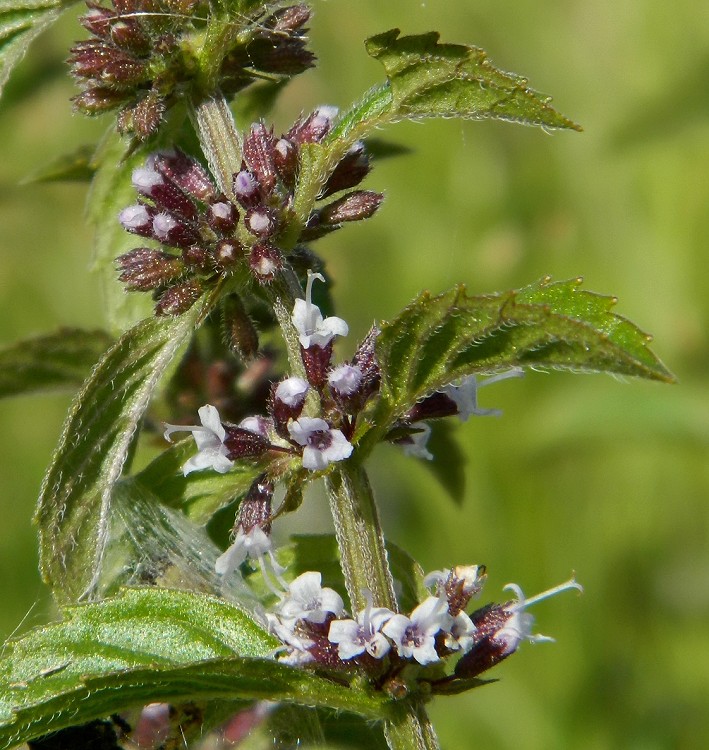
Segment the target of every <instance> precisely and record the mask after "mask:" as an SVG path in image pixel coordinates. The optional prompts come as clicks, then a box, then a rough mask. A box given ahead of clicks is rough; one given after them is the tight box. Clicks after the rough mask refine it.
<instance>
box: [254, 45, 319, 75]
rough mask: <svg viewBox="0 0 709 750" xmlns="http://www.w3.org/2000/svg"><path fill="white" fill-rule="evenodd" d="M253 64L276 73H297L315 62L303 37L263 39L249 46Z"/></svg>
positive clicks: (268, 71) (302, 71) (265, 70)
mask: <svg viewBox="0 0 709 750" xmlns="http://www.w3.org/2000/svg"><path fill="white" fill-rule="evenodd" d="M249 58H250V60H251V62H252V64H253V66H254V67H255V68H257V69H259V70H263V71H264V72H266V73H275V74H276V75H286V76H289V75H290V76H292V75H298V74H299V73H304V72H305V71H306V70H308V68H312V67H313V65H314V64H315V55H314V54H313V53H312V52H311V51H310V50H309V49H308V48H307V47H306V43H305V40H304V39H300V38H298V37H291V38H290V39H263V40H260V43H258V41H257V42H256V43H252V44H251V46H250V47H249Z"/></svg>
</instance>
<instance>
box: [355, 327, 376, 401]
mask: <svg viewBox="0 0 709 750" xmlns="http://www.w3.org/2000/svg"><path fill="white" fill-rule="evenodd" d="M377 336H379V329H378V328H377V327H376V326H372V327H371V329H370V330H369V333H368V334H367V335H366V336H365V337H364V339H363V341H362V343H361V344H360V345H359V346H358V347H357V351H356V352H355V355H354V357H353V358H352V364H353V365H354V366H355V367H357V368H358V369H359V370H361V372H362V384H361V386H360V391H359V393H360V399H361V403H362V404H364V403H365V402H366V401H367V400H368V399H369V398H370V396H372V395H373V394H374V393H376V392H377V391H378V390H379V383H380V381H381V372H380V370H379V362H378V361H377V353H376V344H377Z"/></svg>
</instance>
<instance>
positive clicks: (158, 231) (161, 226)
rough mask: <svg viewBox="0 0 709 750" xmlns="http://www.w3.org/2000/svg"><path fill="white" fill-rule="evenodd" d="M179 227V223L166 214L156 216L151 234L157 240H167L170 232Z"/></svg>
mask: <svg viewBox="0 0 709 750" xmlns="http://www.w3.org/2000/svg"><path fill="white" fill-rule="evenodd" d="M179 226H180V224H179V222H178V221H177V220H176V219H175V218H174V217H173V216H170V214H167V213H160V214H157V216H155V218H154V219H153V232H155V236H156V237H157V238H158V239H159V240H167V239H168V235H169V234H170V232H171V231H172V230H173V229H176V228H177V227H179Z"/></svg>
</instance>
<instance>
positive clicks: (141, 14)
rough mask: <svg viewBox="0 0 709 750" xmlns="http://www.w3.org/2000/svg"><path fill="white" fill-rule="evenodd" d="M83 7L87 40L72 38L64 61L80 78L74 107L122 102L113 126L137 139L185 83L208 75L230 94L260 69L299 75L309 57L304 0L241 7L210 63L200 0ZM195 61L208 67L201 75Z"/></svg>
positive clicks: (94, 109) (96, 108) (124, 0)
mask: <svg viewBox="0 0 709 750" xmlns="http://www.w3.org/2000/svg"><path fill="white" fill-rule="evenodd" d="M88 6H89V10H88V12H87V13H86V14H85V15H84V16H83V17H82V18H81V23H82V24H83V26H84V27H85V28H86V29H87V30H88V31H89V32H90V33H91V34H92V38H91V39H89V40H86V41H83V42H78V43H77V44H75V45H74V47H73V48H72V49H71V57H70V59H69V63H70V65H71V68H72V73H73V74H74V76H75V78H76V79H77V80H78V81H79V82H80V83H83V84H85V88H84V91H83V92H82V93H81V94H79V95H78V96H76V97H75V98H74V105H75V107H76V109H77V110H79V111H81V112H84V113H86V114H89V115H95V114H100V113H102V112H105V111H108V110H113V109H118V108H120V110H121V111H120V114H119V118H118V129H119V130H120V131H121V132H131V133H133V134H134V135H135V136H136V137H137V138H140V139H145V138H147V137H148V136H150V135H152V134H153V133H154V132H155V131H156V130H157V128H158V126H159V125H160V123H161V121H162V119H163V115H164V113H165V111H166V109H167V108H168V107H169V106H171V105H172V104H173V103H174V102H175V101H176V100H177V99H178V98H179V97H180V96H182V95H183V94H184V92H185V89H186V88H188V87H190V86H194V85H204V79H205V78H207V79H208V78H210V77H213V78H214V79H215V81H214V84H215V85H216V86H219V88H220V89H221V90H222V91H223V92H224V93H225V94H227V95H229V94H234V93H236V92H237V91H240V90H241V89H243V88H244V87H246V86H248V85H249V84H250V83H251V82H252V81H254V80H257V79H258V78H259V77H261V76H262V74H264V73H266V74H268V75H269V76H270V77H273V76H292V75H296V74H298V73H302V72H303V71H305V70H307V69H308V68H309V67H312V65H313V62H314V59H315V58H314V56H313V54H312V53H311V52H310V51H308V49H307V48H306V38H305V34H306V32H307V29H306V28H305V24H306V23H307V22H308V20H309V18H310V9H309V8H308V7H307V6H306V5H292V6H289V7H286V8H280V9H278V10H276V11H275V12H273V13H270V14H264V12H263V10H262V9H261V6H260V4H259V6H258V7H257V8H254V10H253V11H252V14H254V15H253V17H251V16H250V15H249V13H248V12H246V13H245V12H244V11H243V9H242V12H241V13H240V16H239V17H240V23H241V24H242V25H243V29H242V30H241V33H240V34H238V35H237V34H235V35H234V36H233V39H234V42H233V45H232V46H231V47H230V48H229V49H227V50H225V51H224V52H223V53H222V59H221V60H216V61H215V60H213V59H211V58H212V57H213V54H212V55H210V56H209V59H208V57H207V56H205V55H204V54H202V53H203V46H204V43H205V42H204V32H203V30H202V29H200V28H198V25H199V21H198V19H197V16H198V15H201V13H202V12H203V11H204V10H205V9H206V6H204V4H202V3H200V2H199V0H111V6H110V7H104V6H102V5H98V4H94V3H88ZM197 10H199V11H200V12H199V13H196V11H197ZM193 14H194V15H193ZM195 22H197V23H195ZM229 22H230V23H234V19H233V18H231V19H230V20H229ZM212 53H213V51H212ZM196 66H202V67H207V66H208V69H205V70H203V71H202V75H201V76H200V75H197V74H196V71H195V67H196ZM195 82H198V84H196V83H195Z"/></svg>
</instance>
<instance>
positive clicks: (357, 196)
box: [319, 190, 384, 224]
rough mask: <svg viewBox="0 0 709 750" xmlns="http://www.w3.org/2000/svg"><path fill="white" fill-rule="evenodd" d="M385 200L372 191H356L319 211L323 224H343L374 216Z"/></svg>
mask: <svg viewBox="0 0 709 750" xmlns="http://www.w3.org/2000/svg"><path fill="white" fill-rule="evenodd" d="M383 200H384V196H383V195H382V194H381V193H375V192H374V191H372V190H355V191H354V192H352V193H348V194H347V195H343V196H342V198H338V199H337V200H336V201H333V202H332V203H330V204H328V205H327V206H325V207H324V208H321V209H320V211H319V215H320V221H321V223H323V224H341V223H343V222H346V221H361V220H363V219H369V218H370V217H371V216H374V214H375V213H376V211H377V209H378V208H379V206H380V205H381V203H382V201H383Z"/></svg>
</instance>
